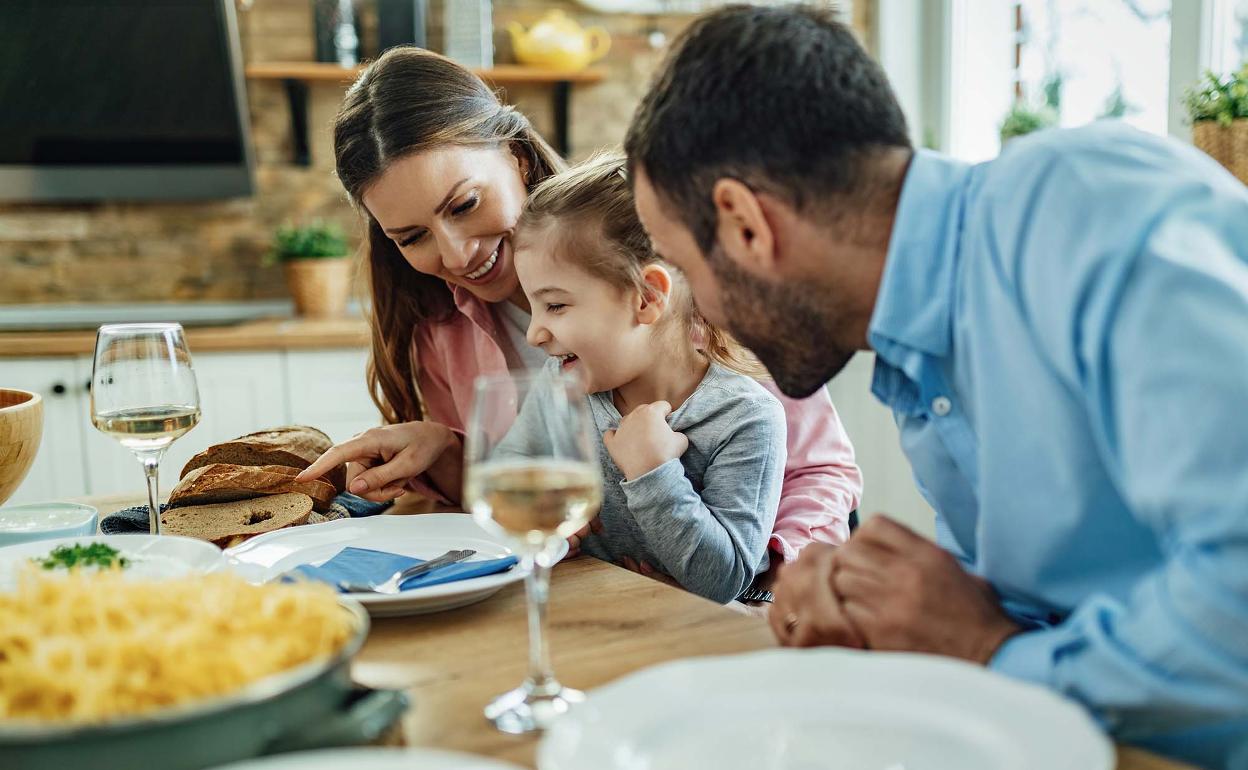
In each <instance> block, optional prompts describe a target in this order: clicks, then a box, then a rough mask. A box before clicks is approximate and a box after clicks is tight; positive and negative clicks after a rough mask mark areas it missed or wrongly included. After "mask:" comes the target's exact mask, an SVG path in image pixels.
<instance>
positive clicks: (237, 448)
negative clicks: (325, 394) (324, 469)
mask: <svg viewBox="0 0 1248 770" xmlns="http://www.w3.org/2000/svg"><path fill="white" fill-rule="evenodd" d="M331 446H333V442H332V441H330V439H329V436H326V435H325V434H324V433H322V432H321V431H319V430H317V429H316V428H310V427H308V426H306V425H292V426H287V427H282V428H273V429H271V430H263V431H259V432H256V433H248V434H247V435H246V436H240V437H239V438H236V439H234V440H233V441H226V442H224V443H221V444H214V445H212V446H210V447H208V448H207V449H205V450H204V451H202V452H200V453H199V454H197V455H195V456H194V457H192V458H191V460H190V462H188V463H187V464H186V466H185V467H184V468H182V473H181V476H182V477H185V476H186V475H187V474H189V473H190V472H191V471H193V470H195V469H197V468H202V467H204V466H205V465H212V464H214V463H225V464H228V465H260V466H264V465H284V466H287V467H289V468H295V469H296V470H303V469H304V468H307V467H308V466H309V465H311V464H312V463H313V461H315V460H316V458H318V457H320V456H321V455H322V454H324V453H325V451H326V450H328V449H329V448H330V447H331ZM321 478H323V479H324V480H325V481H327V482H328V483H329V484H331V485H333V487H334V490H335V493H341V492H344V491H346V488H347V466H346V465H345V464H344V465H339V466H338V467H336V468H333V469H332V470H330V471H329V472H328V473H326V474H325V475H324V476H322V477H321Z"/></svg>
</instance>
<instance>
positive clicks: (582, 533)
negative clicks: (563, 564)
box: [563, 516, 602, 559]
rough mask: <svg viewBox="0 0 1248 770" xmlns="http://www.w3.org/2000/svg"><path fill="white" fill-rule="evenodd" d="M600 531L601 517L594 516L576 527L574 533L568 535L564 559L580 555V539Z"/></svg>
mask: <svg viewBox="0 0 1248 770" xmlns="http://www.w3.org/2000/svg"><path fill="white" fill-rule="evenodd" d="M590 532H594V533H598V532H602V519H600V518H598V517H597V516H595V517H594V518H593V519H590V522H589V523H588V524H586V525H585V526H583V527H581V528H580V529H578V530H577V531H576V532H575V533H573V534H571V535H568V555H567V556H565V557H563V558H565V559H575V558H576V557H578V556H580V555H581V541H582V540H584V539H585V538H587V537H589V533H590Z"/></svg>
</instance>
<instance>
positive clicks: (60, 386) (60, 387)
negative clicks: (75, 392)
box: [52, 382, 69, 396]
mask: <svg viewBox="0 0 1248 770" xmlns="http://www.w3.org/2000/svg"><path fill="white" fill-rule="evenodd" d="M68 390H69V388H67V387H65V383H63V382H58V383H56V384H55V385H53V386H52V392H53V393H55V394H56V395H58V396H63V395H65V393H66V391H68Z"/></svg>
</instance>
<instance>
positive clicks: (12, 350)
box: [0, 317, 368, 358]
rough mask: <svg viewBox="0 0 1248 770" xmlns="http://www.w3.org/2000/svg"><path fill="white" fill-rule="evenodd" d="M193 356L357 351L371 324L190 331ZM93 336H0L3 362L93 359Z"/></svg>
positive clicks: (288, 321) (301, 322) (292, 321)
mask: <svg viewBox="0 0 1248 770" xmlns="http://www.w3.org/2000/svg"><path fill="white" fill-rule="evenodd" d="M186 341H187V345H188V346H189V347H190V349H191V353H192V354H194V353H199V352H209V351H240V350H306V349H315V348H359V347H366V346H367V345H368V324H367V323H366V322H365V321H364V320H363V319H362V318H356V317H349V318H340V319H338V318H336V319H328V320H313V319H303V318H275V319H261V320H255V321H246V322H244V323H239V324H234V325H230V326H194V327H188V328H187V329H186ZM94 353H95V331H94V330H74V331H23V332H4V333H0V358H5V357H7V358H15V357H31V356H80V355H81V356H90V355H93V354H94Z"/></svg>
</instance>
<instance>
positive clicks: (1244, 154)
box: [1192, 118, 1248, 184]
mask: <svg viewBox="0 0 1248 770" xmlns="http://www.w3.org/2000/svg"><path fill="white" fill-rule="evenodd" d="M1192 143H1193V144H1195V145H1196V146H1197V147H1198V148H1199V149H1201V150H1203V151H1204V152H1205V153H1207V154H1208V155H1209V156H1210V157H1211V158H1213V159H1214V160H1216V161H1217V162H1218V163H1221V164H1222V165H1223V166H1225V167H1226V170H1227V171H1230V172H1231V173H1232V174H1234V175H1235V178H1236V179H1238V180H1239V181H1241V182H1243V183H1244V184H1248V118H1238V119H1236V120H1234V121H1232V122H1231V125H1229V126H1224V125H1222V124H1220V123H1218V122H1217V121H1214V120H1202V121H1200V122H1199V123H1196V124H1195V125H1193V126H1192Z"/></svg>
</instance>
